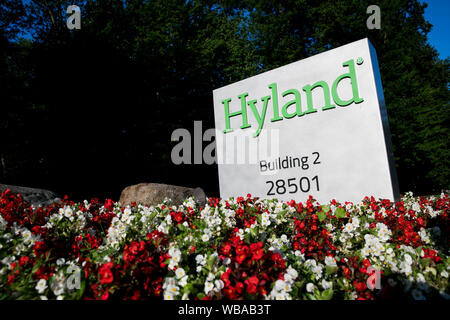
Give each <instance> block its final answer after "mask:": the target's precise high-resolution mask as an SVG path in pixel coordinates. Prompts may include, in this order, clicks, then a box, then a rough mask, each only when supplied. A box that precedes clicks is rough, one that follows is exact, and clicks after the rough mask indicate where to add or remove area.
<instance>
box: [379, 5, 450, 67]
mask: <svg viewBox="0 0 450 320" xmlns="http://www.w3.org/2000/svg"><path fill="white" fill-rule="evenodd" d="M422 2H426V3H427V4H428V8H426V9H425V19H426V20H428V22H430V23H431V24H432V25H433V29H432V30H431V32H430V33H429V34H428V42H429V43H430V44H431V45H432V46H433V47H435V48H436V50H437V51H438V52H439V56H440V58H441V59H445V58H447V57H450V44H449V39H450V28H449V25H450V23H449V19H450V1H449V0H424V1H422ZM382 19H383V18H382Z"/></svg>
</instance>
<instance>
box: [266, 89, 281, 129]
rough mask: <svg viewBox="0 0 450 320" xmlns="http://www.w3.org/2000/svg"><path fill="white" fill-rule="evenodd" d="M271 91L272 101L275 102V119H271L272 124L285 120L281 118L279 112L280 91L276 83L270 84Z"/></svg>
mask: <svg viewBox="0 0 450 320" xmlns="http://www.w3.org/2000/svg"><path fill="white" fill-rule="evenodd" d="M269 89H272V101H273V118H272V119H270V121H271V122H275V121H280V120H283V118H282V117H280V113H279V111H278V89H277V84H276V82H274V83H272V84H269Z"/></svg>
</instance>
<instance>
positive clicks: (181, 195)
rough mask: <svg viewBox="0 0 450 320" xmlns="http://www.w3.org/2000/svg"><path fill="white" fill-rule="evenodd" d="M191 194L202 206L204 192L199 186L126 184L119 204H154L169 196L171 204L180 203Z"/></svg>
mask: <svg viewBox="0 0 450 320" xmlns="http://www.w3.org/2000/svg"><path fill="white" fill-rule="evenodd" d="M191 196H193V197H194V199H195V200H196V202H197V203H198V204H199V205H201V206H203V205H205V203H206V195H205V192H204V191H203V190H202V189H201V188H195V189H194V188H186V187H180V186H173V185H168V184H161V183H139V184H136V185H132V186H128V187H126V188H125V189H124V190H123V191H122V194H121V195H120V204H121V205H122V206H126V205H129V204H131V203H132V202H136V203H141V204H147V205H156V204H159V203H162V202H163V201H164V199H165V198H166V197H167V198H170V199H171V200H172V204H173V205H176V206H178V205H181V204H182V203H183V200H185V199H186V198H189V197H191Z"/></svg>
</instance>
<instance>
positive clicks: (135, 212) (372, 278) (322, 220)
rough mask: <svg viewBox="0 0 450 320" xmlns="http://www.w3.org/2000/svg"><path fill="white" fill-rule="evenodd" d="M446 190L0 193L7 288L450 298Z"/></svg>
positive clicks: (3, 289) (126, 295) (106, 293)
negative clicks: (277, 196) (126, 195)
mask: <svg viewBox="0 0 450 320" xmlns="http://www.w3.org/2000/svg"><path fill="white" fill-rule="evenodd" d="M449 204H450V202H449V198H448V195H446V194H441V195H440V196H439V197H420V198H414V197H413V196H412V194H411V193H409V194H406V195H405V196H404V197H403V198H402V199H401V202H397V203H392V202H390V201H388V200H381V201H375V199H374V198H365V199H364V200H363V201H362V202H361V203H359V204H352V203H347V202H346V203H344V204H340V203H337V202H336V201H331V202H330V203H328V204H326V205H323V204H322V205H321V204H319V203H317V202H316V201H314V200H313V199H312V198H310V199H309V200H308V201H306V202H305V203H297V202H294V201H290V202H287V203H286V202H278V201H276V200H260V199H256V198H251V197H250V195H248V196H247V197H245V198H244V197H239V198H237V199H222V200H221V199H217V198H209V199H208V203H207V204H206V205H205V207H197V206H196V204H195V202H194V201H193V199H187V200H186V201H185V202H184V204H183V205H182V206H179V207H175V206H171V205H170V202H169V201H166V202H164V203H162V204H160V205H158V206H150V207H148V206H142V205H132V206H131V207H126V208H123V207H121V206H120V204H119V203H114V202H113V201H111V200H107V201H106V202H105V203H100V202H99V201H98V200H95V199H94V200H92V201H91V202H87V201H84V202H82V203H74V202H72V201H69V200H68V199H67V198H65V199H63V201H62V203H61V204H54V205H52V206H49V207H46V208H41V207H39V208H33V207H31V206H30V205H29V204H27V203H25V202H24V201H23V200H22V198H21V196H20V195H16V194H13V193H11V192H10V191H9V190H6V191H5V192H4V193H3V194H2V195H1V197H0V214H1V217H0V299H387V298H401V299H404V298H407V299H425V298H426V299H443V298H444V299H448V298H449V294H450V292H449V288H448V272H449V269H450V258H449V251H448V245H449V241H448V234H449V227H450V224H449V217H448V214H449V207H450V205H449Z"/></svg>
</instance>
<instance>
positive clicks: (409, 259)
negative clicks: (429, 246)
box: [403, 254, 413, 265]
mask: <svg viewBox="0 0 450 320" xmlns="http://www.w3.org/2000/svg"><path fill="white" fill-rule="evenodd" d="M403 258H404V259H405V262H406V263H407V264H409V265H411V264H412V262H413V259H412V258H411V256H410V255H409V254H405V255H404V256H403Z"/></svg>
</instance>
